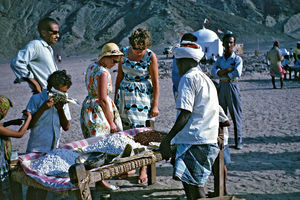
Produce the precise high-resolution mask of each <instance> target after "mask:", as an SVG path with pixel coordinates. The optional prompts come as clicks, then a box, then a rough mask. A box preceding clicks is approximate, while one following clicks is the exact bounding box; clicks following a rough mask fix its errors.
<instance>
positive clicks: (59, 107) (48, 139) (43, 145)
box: [26, 70, 72, 199]
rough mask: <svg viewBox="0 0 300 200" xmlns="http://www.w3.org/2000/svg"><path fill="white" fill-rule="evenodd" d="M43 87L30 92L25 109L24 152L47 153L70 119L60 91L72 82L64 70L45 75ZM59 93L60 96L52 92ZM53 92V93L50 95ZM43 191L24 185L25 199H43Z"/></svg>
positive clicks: (65, 92)
mask: <svg viewBox="0 0 300 200" xmlns="http://www.w3.org/2000/svg"><path fill="white" fill-rule="evenodd" d="M47 82H48V86H47V89H44V90H42V92H41V93H38V94H35V95H33V96H32V97H31V98H30V100H29V102H28V104H27V107H26V109H27V110H29V112H30V113H31V114H32V120H31V122H30V129H31V132H30V137H29V140H28V144H27V150H26V152H27V153H31V152H49V151H51V150H53V149H55V148H57V147H58V145H59V139H60V133H61V127H62V128H63V130H64V131H67V130H68V129H69V127H70V122H69V120H70V119H71V116H70V111H69V107H68V104H65V103H66V101H65V99H63V98H56V96H59V97H61V94H63V95H65V97H67V91H68V89H69V88H70V87H71V85H72V81H71V76H70V75H68V74H66V71H65V70H61V71H60V70H58V71H55V72H54V73H52V74H51V75H50V76H49V78H48V81H47ZM53 94H60V95H56V96H55V95H53ZM52 95H53V96H52ZM46 195H47V191H43V190H39V189H34V188H32V187H29V188H28V191H27V199H45V198H46Z"/></svg>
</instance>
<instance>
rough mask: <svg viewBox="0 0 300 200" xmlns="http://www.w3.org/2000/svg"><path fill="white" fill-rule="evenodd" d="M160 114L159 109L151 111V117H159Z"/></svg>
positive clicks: (153, 108) (155, 108) (154, 108)
mask: <svg viewBox="0 0 300 200" xmlns="http://www.w3.org/2000/svg"><path fill="white" fill-rule="evenodd" d="M158 114H159V110H158V107H156V106H155V107H152V109H151V111H150V117H157V116H158Z"/></svg>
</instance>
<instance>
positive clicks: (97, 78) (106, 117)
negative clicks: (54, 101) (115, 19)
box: [80, 43, 123, 190]
mask: <svg viewBox="0 0 300 200" xmlns="http://www.w3.org/2000/svg"><path fill="white" fill-rule="evenodd" d="M122 56H123V53H122V52H121V51H120V49H119V47H118V46H117V45H116V44H115V43H107V44H105V45H104V46H103V48H102V52H101V54H100V55H99V56H98V61H97V62H95V63H92V64H90V66H89V67H88V68H87V71H86V76H85V84H86V87H87V90H88V96H87V97H86V98H85V100H84V101H83V103H82V108H81V115H80V124H81V129H82V133H83V136H84V137H85V138H89V137H94V136H99V135H101V134H110V133H114V132H117V131H122V130H123V127H122V121H121V118H120V115H119V112H118V110H117V107H116V106H115V104H114V102H113V101H112V100H111V98H110V97H109V96H108V95H109V94H110V93H111V92H112V82H111V75H110V73H109V71H108V69H111V68H112V67H114V66H115V65H116V64H117V63H119V61H120V60H121V57H122ZM102 184H103V185H104V186H105V187H107V188H110V189H112V190H114V189H117V188H116V187H115V186H113V185H109V184H108V183H106V182H104V181H102Z"/></svg>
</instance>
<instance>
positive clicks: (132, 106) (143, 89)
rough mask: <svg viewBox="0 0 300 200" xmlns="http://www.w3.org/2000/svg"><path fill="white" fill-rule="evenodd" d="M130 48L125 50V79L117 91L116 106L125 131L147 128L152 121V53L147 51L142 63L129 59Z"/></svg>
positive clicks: (123, 68) (123, 65)
mask: <svg viewBox="0 0 300 200" xmlns="http://www.w3.org/2000/svg"><path fill="white" fill-rule="evenodd" d="M129 48H130V47H127V48H124V50H123V53H124V55H125V57H124V59H123V64H122V70H123V72H124V78H123V80H122V81H121V83H120V86H119V89H118V91H117V98H116V104H117V107H118V110H119V113H120V116H121V119H122V123H123V127H124V129H130V128H139V127H144V126H146V120H148V119H150V110H151V104H152V98H153V86H152V82H151V77H150V72H149V66H150V64H151V60H150V58H151V56H152V51H151V50H149V49H147V51H146V53H145V56H144V57H143V59H141V60H140V61H131V60H129V59H128V51H129Z"/></svg>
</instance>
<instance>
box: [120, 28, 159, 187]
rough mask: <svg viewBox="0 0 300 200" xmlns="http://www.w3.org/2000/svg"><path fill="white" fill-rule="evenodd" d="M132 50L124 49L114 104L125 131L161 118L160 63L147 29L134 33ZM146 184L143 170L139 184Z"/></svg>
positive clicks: (142, 170)
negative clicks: (153, 50) (159, 107)
mask: <svg viewBox="0 0 300 200" xmlns="http://www.w3.org/2000/svg"><path fill="white" fill-rule="evenodd" d="M129 43H130V46H129V47H126V48H124V49H123V53H124V56H125V57H124V58H123V62H122V63H120V64H119V67H118V75H117V79H116V92H115V95H116V96H115V102H116V105H117V107H118V110H119V113H120V116H121V119H122V124H123V128H124V129H125V130H126V129H130V128H139V127H145V126H146V121H147V120H153V118H154V117H156V116H158V114H159V111H158V98H159V82H158V62H157V58H156V55H155V53H153V52H152V51H151V50H150V49H148V47H149V46H151V38H150V33H149V31H148V30H147V29H145V28H138V29H136V30H134V31H133V32H132V34H131V36H130V37H129ZM146 181H147V174H146V167H143V168H141V171H140V176H139V181H138V182H139V183H144V182H146Z"/></svg>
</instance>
